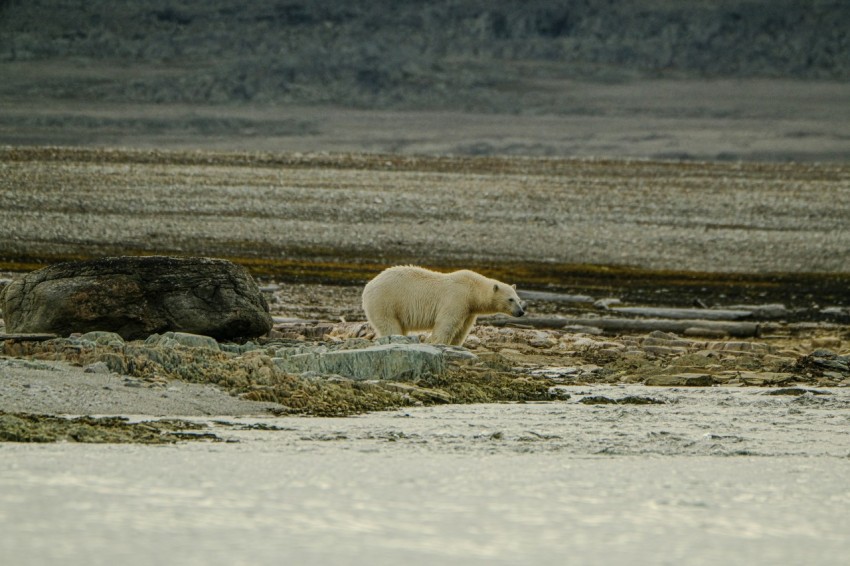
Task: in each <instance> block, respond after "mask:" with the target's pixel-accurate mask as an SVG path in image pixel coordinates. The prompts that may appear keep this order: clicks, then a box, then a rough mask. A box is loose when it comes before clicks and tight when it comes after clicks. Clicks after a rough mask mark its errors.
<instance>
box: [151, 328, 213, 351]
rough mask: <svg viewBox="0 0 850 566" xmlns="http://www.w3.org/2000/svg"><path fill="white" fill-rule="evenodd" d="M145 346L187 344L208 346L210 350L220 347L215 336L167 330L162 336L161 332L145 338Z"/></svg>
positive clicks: (186, 345) (193, 346)
mask: <svg viewBox="0 0 850 566" xmlns="http://www.w3.org/2000/svg"><path fill="white" fill-rule="evenodd" d="M145 346H160V347H163V348H174V347H175V346H185V347H187V348H207V349H209V350H219V349H220V348H219V346H218V342H216V341H215V338H211V337H209V336H201V335H199V334H189V333H188V332H166V333H165V334H163V335H161V336H160V335H159V334H153V335H151V336H149V337H148V338H147V340H145Z"/></svg>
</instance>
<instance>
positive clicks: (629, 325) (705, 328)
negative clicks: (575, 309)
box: [478, 317, 760, 338]
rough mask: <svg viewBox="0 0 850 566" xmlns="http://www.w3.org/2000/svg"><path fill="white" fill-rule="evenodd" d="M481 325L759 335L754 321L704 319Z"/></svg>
mask: <svg viewBox="0 0 850 566" xmlns="http://www.w3.org/2000/svg"><path fill="white" fill-rule="evenodd" d="M478 322H479V323H480V324H486V325H489V326H514V327H520V328H522V327H525V328H551V329H558V328H566V327H570V326H589V327H592V328H599V329H601V330H603V331H605V332H608V333H620V332H652V331H654V330H660V331H662V332H673V333H675V334H687V335H689V336H721V335H728V336H737V337H742V338H743V337H751V336H758V335H759V332H760V325H759V324H757V323H755V322H736V321H717V320H704V319H682V320H670V319H651V318H646V319H641V318H635V319H632V318H561V317H540V318H513V317H482V318H479V319H478Z"/></svg>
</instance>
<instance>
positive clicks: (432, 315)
mask: <svg viewBox="0 0 850 566" xmlns="http://www.w3.org/2000/svg"><path fill="white" fill-rule="evenodd" d="M524 307H525V305H524V303H523V302H522V301H520V298H519V296H518V295H517V294H516V289H515V288H514V287H513V286H511V285H506V284H505V283H502V282H501V281H497V280H495V279H490V278H489V277H484V276H483V275H481V274H479V273H475V272H474V271H469V270H462V271H455V272H453V273H438V272H436V271H431V270H429V269H424V268H421V267H415V266H412V265H401V266H396V267H390V268H388V269H385V270H384V271H382V272H381V273H380V274H379V275H378V276H377V277H375V278H374V279H372V280H371V281H369V283H367V284H366V287H365V288H364V289H363V310H364V311H365V312H366V318H367V319H368V320H369V323H370V324H371V325H372V327H373V328H374V329H375V331H376V332H377V333H378V336H389V335H399V334H400V335H405V334H407V333H408V332H411V331H423V330H430V331H432V332H431V336H430V338H429V340H428V341H429V342H431V343H436V344H453V345H461V344H463V341H464V340H465V339H466V336H467V335H468V334H469V331H470V330H471V329H472V326H473V325H474V324H475V320H476V318H477V317H478V315H480V314H495V313H505V314H512V315H514V316H522V315H523V314H524V313H525V311H524Z"/></svg>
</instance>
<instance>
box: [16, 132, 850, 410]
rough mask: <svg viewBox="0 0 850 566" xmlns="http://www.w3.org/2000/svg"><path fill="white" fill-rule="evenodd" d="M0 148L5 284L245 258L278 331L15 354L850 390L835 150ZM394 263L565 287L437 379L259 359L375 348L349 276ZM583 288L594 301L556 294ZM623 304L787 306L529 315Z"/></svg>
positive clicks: (153, 371) (314, 406)
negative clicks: (778, 156) (139, 264)
mask: <svg viewBox="0 0 850 566" xmlns="http://www.w3.org/2000/svg"><path fill="white" fill-rule="evenodd" d="M0 152H2V156H3V160H2V162H0V167H2V175H0V193H2V195H3V197H4V201H6V202H8V203H9V206H7V207H6V208H4V210H2V211H0V219H2V223H0V237H2V238H3V239H4V242H5V245H4V248H3V252H2V254H1V255H2V257H0V262H2V265H0V267H3V268H4V269H7V270H8V271H7V272H6V274H5V275H4V276H3V277H2V278H6V279H8V278H13V277H17V276H19V274H20V273H22V272H24V271H27V270H30V269H35V268H37V267H38V266H39V265H43V264H44V263H48V262H53V261H59V260H66V259H80V258H87V257H97V256H100V255H107V254H151V253H157V254H176V255H212V256H218V257H227V258H230V259H232V260H233V261H236V262H238V263H241V264H243V265H245V266H246V267H248V268H249V269H250V270H252V271H253V272H254V274H255V275H256V277H257V278H258V280H259V282H260V285H261V288H262V289H263V291H264V293H266V296H267V299H268V301H269V304H270V307H271V310H272V314H273V315H274V316H275V318H276V321H277V324H276V329H275V330H274V331H273V332H272V334H271V335H270V336H268V337H265V338H264V339H263V340H261V341H260V343H259V344H258V348H259V351H258V352H255V353H253V354H251V355H247V357H246V355H245V352H241V353H239V354H238V355H237V354H236V353H231V354H229V355H225V354H224V353H220V354H217V355H216V356H209V355H202V354H197V353H184V354H181V355H180V356H177V358H175V360H176V362H175V363H176V364H177V365H178V366H179V367H181V368H183V369H175V368H171V369H169V366H168V364H166V365H163V364H162V363H159V362H161V360H159V359H158V358H156V356H154V359H149V358H146V357H145V356H146V355H147V354H145V355H143V356H142V358H140V359H141V361H139V360H138V359H137V358H138V355H139V352H138V351H137V350H134V349H133V347H130V346H120V347H118V346H115V345H113V346H108V345H103V344H101V345H97V346H95V345H89V344H85V343H84V344H82V345H81V344H79V343H77V342H75V341H74V340H77V339H75V338H71V339H70V340H71V341H70V342H68V341H67V340H68V339H65V340H64V341H63V340H60V341H58V342H57V341H51V342H44V343H19V342H9V343H7V345H6V346H5V350H4V354H5V356H7V357H25V358H30V359H37V360H54V361H55V360H59V361H61V360H64V361H65V362H70V363H74V364H78V365H80V366H87V365H91V364H96V363H98V362H103V363H107V365H109V364H112V366H111V367H113V369H115V368H118V371H119V373H126V374H128V375H129V376H130V377H132V378H134V379H137V380H141V381H140V382H139V383H142V384H143V385H144V384H147V385H149V386H151V387H159V386H161V385H162V384H163V383H166V382H167V381H168V380H169V379H178V380H181V379H182V380H186V379H188V380H189V381H196V382H199V383H213V384H216V385H217V386H220V387H223V388H224V389H225V390H226V391H229V392H231V393H233V394H236V395H239V396H242V397H244V398H246V399H254V400H262V401H269V402H275V403H279V404H282V405H284V406H287V407H289V408H290V409H293V410H295V411H296V412H300V413H307V414H325V415H330V414H351V413H356V412H360V411H364V410H374V409H381V408H389V407H394V406H403V405H405V404H410V403H413V404H417V403H425V404H433V403H443V402H446V401H451V402H460V403H463V402H471V401H477V402H481V401H506V400H541V399H550V398H556V397H557V395H558V391H559V389H558V387H559V386H561V385H575V384H581V383H585V384H597V383H607V384H629V383H642V384H649V385H701V386H706V385H723V386H756V385H759V386H771V387H777V388H788V387H792V388H793V387H813V386H818V387H820V386H845V385H848V384H850V381H848V378H850V369H848V367H847V356H846V354H847V350H848V340H850V331H848V317H850V311H848V303H847V301H848V299H847V293H846V289H847V288H848V287H847V282H848V275H847V274H846V265H847V264H848V260H850V257H848V251H847V250H850V233H848V232H847V230H845V229H844V228H845V223H846V220H845V219H846V218H847V217H850V168H848V167H847V166H845V165H842V164H828V165H826V164H807V165H795V164H762V163H751V164H747V163H695V162H690V163H682V162H663V161H623V160H620V161H616V160H556V159H529V158H459V157H457V158H450V157H442V158H436V157H435V158H425V157H400V156H382V155H362V154H341V155H333V156H329V155H280V154H256V153H214V152H186V151H178V152H153V151H128V150H70V149H57V148H41V149H28V148H18V149H16V148H5V149H2V150H0ZM407 262H410V263H419V264H426V265H432V266H436V267H439V268H442V269H451V268H452V267H456V266H460V265H462V266H464V267H473V268H476V269H479V270H481V271H483V272H485V273H487V274H489V275H494V276H498V277H499V278H501V279H504V280H507V281H510V282H515V283H518V285H519V287H520V289H521V290H523V291H533V290H544V291H547V292H553V291H554V292H557V296H556V297H555V299H554V300H553V299H552V297H548V298H546V297H544V298H542V299H541V298H537V299H534V300H530V306H531V309H530V312H531V313H532V317H531V319H530V320H526V321H513V322H511V323H509V324H508V325H507V326H502V327H496V326H493V324H495V323H496V322H498V321H493V320H482V324H480V325H479V326H478V328H477V329H476V330H475V331H474V332H473V334H472V336H470V339H469V340H468V341H467V343H466V346H467V347H468V348H469V349H471V350H472V351H473V352H474V353H475V354H476V355H477V356H478V361H477V362H475V363H474V364H471V365H467V366H464V367H458V368H455V370H456V371H454V373H453V374H452V375H451V376H450V378H448V379H444V380H442V381H439V380H437V381H433V380H432V381H422V382H419V383H414V384H412V385H411V387H407V388H405V387H401V388H400V387H398V386H396V385H390V386H389V387H385V385H375V384H365V385H364V384H352V383H344V382H338V381H337V382H330V383H324V384H320V385H317V383H316V382H314V381H310V380H306V381H304V380H298V379H293V378H292V376H287V375H284V374H283V373H281V372H278V371H275V370H274V369H271V368H272V366H273V364H272V363H271V361H270V360H271V358H272V357H273V356H274V348H275V347H279V346H280V344H281V343H285V344H288V345H289V346H291V345H292V344H293V343H295V344H300V345H301V346H299V347H303V348H307V349H310V348H317V347H334V348H336V347H350V346H351V345H350V344H348V345H346V344H347V343H348V342H350V341H354V343H355V345H357V344H360V345H363V344H365V343H367V342H366V341H367V340H368V339H369V338H370V337H371V336H372V335H371V330H370V329H369V327H368V325H366V324H364V323H363V318H364V317H363V314H362V310H361V308H360V300H359V295H360V290H361V289H362V284H363V283H364V282H365V281H366V280H367V279H368V278H369V277H371V276H372V275H374V274H375V273H377V272H378V271H379V270H380V269H381V268H382V267H383V266H385V265H390V264H394V263H407ZM578 292H581V293H587V296H586V297H584V298H580V300H579V302H566V303H565V302H563V301H562V300H560V299H558V297H561V298H563V296H564V294H565V293H578ZM572 296H575V295H572ZM612 299H615V300H614V301H612ZM600 300H601V302H598V301H600ZM616 300H620V301H621V302H620V303H619V304H620V305H622V306H635V305H636V306H655V307H659V306H660V307H664V306H679V307H683V306H684V307H693V306H695V305H697V306H698V307H699V308H700V309H702V310H700V311H698V313H699V314H702V313H710V311H713V310H715V309H714V308H712V307H715V308H716V307H723V308H730V307H739V306H740V304H741V303H744V304H745V306H746V304H749V305H756V306H758V305H763V304H765V303H772V304H776V303H781V305H782V308H781V310H780V315H779V316H778V317H777V316H772V317H766V318H765V317H756V319H755V320H754V321H753V322H752V326H753V327H754V328H755V327H756V325H757V331H754V332H750V333H749V334H747V335H746V336H745V337H737V338H735V337H732V336H729V335H728V334H729V333H725V332H714V331H712V332H706V331H704V330H705V329H704V328H703V330H700V329H699V328H697V329H696V330H697V331H696V332H685V333H681V332H680V333H677V334H671V333H670V332H665V331H660V330H655V331H652V330H647V329H644V330H640V331H636V332H635V331H632V332H628V331H621V332H617V331H607V332H605V333H603V332H602V331H601V330H599V329H596V328H593V327H589V326H587V325H581V324H579V325H575V324H570V323H569V322H566V323H563V324H560V325H559V326H557V327H552V326H547V325H546V324H542V325H537V326H536V327H533V326H534V324H532V323H534V322H535V321H537V322H540V321H541V320H543V319H547V318H548V319H553V320H555V322H559V321H560V322H563V321H564V320H565V319H567V320H571V319H576V320H578V319H581V320H584V321H585V322H587V321H588V320H590V321H591V322H592V319H594V318H606V317H611V316H614V311H612V310H609V309H608V308H607V307H608V305H617V304H618V303H617V302H616ZM748 308H750V307H748ZM618 316H622V315H618ZM704 316H707V314H706V315H704ZM632 318H633V319H637V320H639V319H641V317H639V316H632ZM503 322H504V321H503ZM697 326H700V325H697ZM706 326H707V325H706ZM690 330H693V329H690ZM275 341H277V344H278V346H275V343H276V342H275ZM281 341H282V342H281ZM128 348H129V349H128ZM169 355H171V354H169ZM166 358H167V359H170V358H168V356H166ZM172 361H174V360H172ZM186 368H195V369H189V370H187V369H186ZM187 372H188V373H187ZM222 376H230V377H227V378H225V377H222ZM234 376H237V377H234Z"/></svg>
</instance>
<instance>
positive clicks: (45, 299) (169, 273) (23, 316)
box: [2, 256, 272, 340]
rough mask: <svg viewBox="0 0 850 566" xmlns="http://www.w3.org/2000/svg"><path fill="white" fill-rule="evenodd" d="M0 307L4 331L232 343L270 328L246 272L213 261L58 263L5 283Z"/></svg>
mask: <svg viewBox="0 0 850 566" xmlns="http://www.w3.org/2000/svg"><path fill="white" fill-rule="evenodd" d="M2 306H3V313H4V317H5V322H6V330H7V332H20V333H25V332H26V333H30V332H52V333H55V334H59V335H68V334H70V333H72V332H89V331H94V330H104V331H110V332H115V333H117V334H119V335H120V336H121V337H123V338H124V339H125V340H134V339H139V338H145V337H147V336H149V335H151V334H154V333H163V332H166V331H175V332H188V333H192V334H201V335H205V336H211V337H213V338H216V339H219V340H238V339H244V338H251V337H255V336H260V335H263V334H265V333H267V332H268V331H269V330H270V329H271V327H272V319H271V316H270V314H269V307H268V304H267V303H266V301H265V299H264V298H263V296H262V294H261V293H260V290H259V288H258V287H257V284H256V282H255V281H254V279H253V278H252V277H251V275H250V274H249V273H248V272H247V271H245V269H243V268H242V267H239V266H237V265H235V264H233V263H231V262H229V261H226V260H221V259H211V258H177V257H164V256H151V257H110V258H102V259H97V260H92V261H81V262H70V263H60V264H56V265H52V266H50V267H46V268H44V269H40V270H38V271H33V272H32V273H29V274H27V275H26V276H24V277H23V278H21V279H19V280H16V281H14V282H12V283H10V284H9V285H8V286H7V287H6V289H5V293H4V295H3V305H2Z"/></svg>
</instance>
